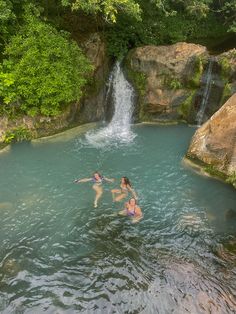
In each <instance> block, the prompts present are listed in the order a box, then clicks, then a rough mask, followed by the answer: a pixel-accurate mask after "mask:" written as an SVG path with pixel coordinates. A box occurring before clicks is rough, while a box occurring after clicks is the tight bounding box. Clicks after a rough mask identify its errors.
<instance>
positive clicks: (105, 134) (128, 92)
mask: <svg viewBox="0 0 236 314" xmlns="http://www.w3.org/2000/svg"><path fill="white" fill-rule="evenodd" d="M111 91H112V101H113V106H114V115H113V117H112V120H111V122H110V123H109V124H108V125H107V126H106V127H103V128H101V129H99V130H96V131H89V132H87V133H86V135H85V137H86V140H87V142H88V144H90V145H92V146H95V147H104V146H109V145H119V144H126V143H130V142H132V141H133V139H134V138H135V134H134V133H133V132H132V131H131V121H132V115H133V110H134V89H133V87H132V85H131V84H130V83H129V82H128V81H127V80H126V78H125V76H124V73H123V71H122V69H121V65H120V62H117V63H116V64H115V66H114V68H113V70H112V72H111V75H110V78H109V82H108V91H107V94H108V93H110V92H111ZM107 99H108V96H107V97H106V100H107Z"/></svg>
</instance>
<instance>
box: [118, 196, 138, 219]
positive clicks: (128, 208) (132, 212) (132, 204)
mask: <svg viewBox="0 0 236 314" xmlns="http://www.w3.org/2000/svg"><path fill="white" fill-rule="evenodd" d="M119 215H122V216H129V217H131V220H132V222H133V223H136V222H139V220H140V219H142V218H143V214H142V210H141V208H140V207H139V206H138V205H137V202H136V199H135V198H131V199H130V200H129V201H128V202H127V203H125V208H124V209H123V210H121V211H120V212H119Z"/></svg>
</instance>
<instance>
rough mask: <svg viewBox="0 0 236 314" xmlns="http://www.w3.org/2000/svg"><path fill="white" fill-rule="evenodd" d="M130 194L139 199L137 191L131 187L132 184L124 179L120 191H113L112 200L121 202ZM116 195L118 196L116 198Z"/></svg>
mask: <svg viewBox="0 0 236 314" xmlns="http://www.w3.org/2000/svg"><path fill="white" fill-rule="evenodd" d="M129 192H130V193H131V194H132V196H133V197H134V198H135V199H137V195H136V193H135V191H134V190H133V189H132V187H131V183H130V181H129V179H128V178H127V177H122V178H121V181H120V189H113V190H111V193H112V199H113V201H114V202H119V201H121V200H123V199H124V198H126V197H127V196H128V194H129ZM115 194H118V195H117V196H115Z"/></svg>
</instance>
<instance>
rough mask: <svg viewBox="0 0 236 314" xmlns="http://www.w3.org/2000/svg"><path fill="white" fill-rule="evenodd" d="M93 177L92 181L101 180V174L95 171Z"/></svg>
mask: <svg viewBox="0 0 236 314" xmlns="http://www.w3.org/2000/svg"><path fill="white" fill-rule="evenodd" d="M93 177H94V179H96V180H99V179H101V178H102V176H101V174H100V173H99V172H97V171H96V172H94V174H93Z"/></svg>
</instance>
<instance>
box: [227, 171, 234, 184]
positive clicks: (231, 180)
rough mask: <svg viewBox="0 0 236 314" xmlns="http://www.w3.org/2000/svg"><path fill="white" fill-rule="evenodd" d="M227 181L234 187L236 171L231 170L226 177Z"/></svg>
mask: <svg viewBox="0 0 236 314" xmlns="http://www.w3.org/2000/svg"><path fill="white" fill-rule="evenodd" d="M226 182H227V183H230V184H232V185H233V186H234V187H236V172H233V173H232V174H231V175H230V176H229V177H228V178H227V179H226Z"/></svg>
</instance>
